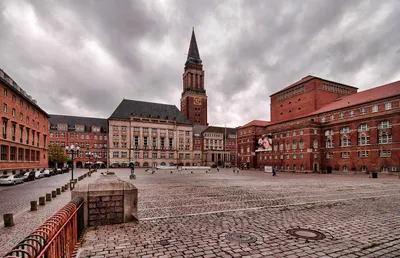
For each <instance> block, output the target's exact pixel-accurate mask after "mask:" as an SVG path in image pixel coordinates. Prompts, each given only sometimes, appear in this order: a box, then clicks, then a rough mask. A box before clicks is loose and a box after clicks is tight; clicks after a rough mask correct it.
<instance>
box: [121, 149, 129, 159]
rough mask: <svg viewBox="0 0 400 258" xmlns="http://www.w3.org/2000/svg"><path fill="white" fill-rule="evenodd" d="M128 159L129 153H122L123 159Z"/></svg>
mask: <svg viewBox="0 0 400 258" xmlns="http://www.w3.org/2000/svg"><path fill="white" fill-rule="evenodd" d="M127 157H128V153H127V152H126V151H123V152H121V158H123V159H126V158H127Z"/></svg>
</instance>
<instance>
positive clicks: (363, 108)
mask: <svg viewBox="0 0 400 258" xmlns="http://www.w3.org/2000/svg"><path fill="white" fill-rule="evenodd" d="M366 113H367V109H366V108H365V107H362V108H360V114H361V115H365V114H366Z"/></svg>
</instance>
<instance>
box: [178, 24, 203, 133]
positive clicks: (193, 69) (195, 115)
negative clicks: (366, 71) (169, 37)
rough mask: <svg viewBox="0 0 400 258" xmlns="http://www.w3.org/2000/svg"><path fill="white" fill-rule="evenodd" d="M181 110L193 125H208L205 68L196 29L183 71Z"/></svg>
mask: <svg viewBox="0 0 400 258" xmlns="http://www.w3.org/2000/svg"><path fill="white" fill-rule="evenodd" d="M181 111H182V113H183V114H184V115H185V116H186V117H187V119H189V121H190V122H191V123H192V124H193V125H208V123H207V94H206V90H205V88H204V70H203V65H202V60H201V59H200V54H199V49H198V48H197V42H196V37H195V35H194V29H193V31H192V38H191V40H190V45H189V51H188V55H187V60H186V63H185V71H184V73H183V91H182V96H181Z"/></svg>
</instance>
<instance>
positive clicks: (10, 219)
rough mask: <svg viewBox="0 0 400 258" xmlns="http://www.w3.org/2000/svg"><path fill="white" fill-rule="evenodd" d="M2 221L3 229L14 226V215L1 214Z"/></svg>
mask: <svg viewBox="0 0 400 258" xmlns="http://www.w3.org/2000/svg"><path fill="white" fill-rule="evenodd" d="M3 221H4V226H5V227H12V226H14V215H13V214H12V213H7V214H3Z"/></svg>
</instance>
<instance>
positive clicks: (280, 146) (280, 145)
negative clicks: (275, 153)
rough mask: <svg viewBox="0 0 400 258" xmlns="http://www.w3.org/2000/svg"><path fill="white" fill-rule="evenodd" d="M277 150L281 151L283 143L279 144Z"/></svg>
mask: <svg viewBox="0 0 400 258" xmlns="http://www.w3.org/2000/svg"><path fill="white" fill-rule="evenodd" d="M279 150H280V151H283V142H281V143H280V144H279Z"/></svg>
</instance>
